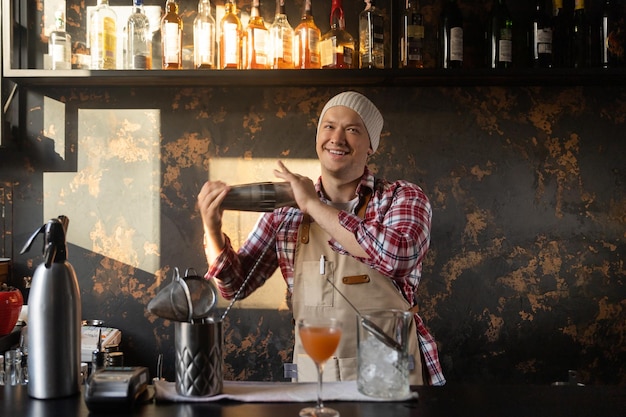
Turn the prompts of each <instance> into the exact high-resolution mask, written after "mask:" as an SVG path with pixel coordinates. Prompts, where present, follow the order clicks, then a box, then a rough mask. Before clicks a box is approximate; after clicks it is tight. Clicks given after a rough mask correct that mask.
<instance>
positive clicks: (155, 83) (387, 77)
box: [4, 68, 626, 88]
mask: <svg viewBox="0 0 626 417" xmlns="http://www.w3.org/2000/svg"><path fill="white" fill-rule="evenodd" d="M4 77H5V78H7V79H10V80H12V81H13V82H15V83H16V84H19V85H21V86H66V87H74V86H76V87H99V86H129V87H146V88H148V87H150V88H153V87H167V86H169V87H175V86H193V87H237V86H250V87H254V86H260V87H262V86H284V87H293V86H298V87H314V86H334V85H342V86H384V87H393V86H419V87H454V86H553V85H554V86H583V85H600V86H621V85H626V69H625V68H612V69H600V68H596V69H556V68H555V69H509V70H489V69H459V70H439V69H422V70H413V69H409V70H404V69H385V70H364V69H363V70H337V69H324V70H178V71H166V70H147V71H145V70H139V71H137V70H98V71H91V70H65V71H52V70H37V69H17V70H16V69H6V68H5V71H4Z"/></svg>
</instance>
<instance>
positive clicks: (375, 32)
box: [359, 0, 387, 69]
mask: <svg viewBox="0 0 626 417" xmlns="http://www.w3.org/2000/svg"><path fill="white" fill-rule="evenodd" d="M386 61H387V59H386V57H385V17H384V16H383V14H382V12H381V11H380V10H379V9H378V8H377V7H376V4H375V0H365V9H364V10H363V11H362V12H361V13H359V68H380V69H383V68H385V64H386Z"/></svg>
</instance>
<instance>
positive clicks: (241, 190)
mask: <svg viewBox="0 0 626 417" xmlns="http://www.w3.org/2000/svg"><path fill="white" fill-rule="evenodd" d="M286 206H292V207H296V201H295V199H294V197H293V192H292V190H291V185H290V184H289V183H288V182H257V183H251V184H241V185H234V186H232V187H231V189H230V191H229V192H228V194H226V198H224V201H223V202H222V208H223V209H225V210H237V211H261V212H269V211H273V210H275V209H277V208H280V207H286Z"/></svg>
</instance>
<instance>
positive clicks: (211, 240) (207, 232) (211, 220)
mask: <svg viewBox="0 0 626 417" xmlns="http://www.w3.org/2000/svg"><path fill="white" fill-rule="evenodd" d="M229 190H230V187H229V186H228V185H226V184H225V183H223V182H221V181H207V182H205V183H204V185H203V186H202V189H201V190H200V193H199V194H198V210H200V215H201V216H202V226H203V228H204V239H205V252H206V255H207V260H208V261H209V263H210V262H212V261H213V260H214V259H215V258H217V256H218V255H219V254H220V252H221V251H222V250H223V249H224V246H225V245H226V240H225V239H224V234H223V233H222V214H223V212H224V210H222V208H221V205H222V201H224V197H226V194H227V193H228V191H229Z"/></svg>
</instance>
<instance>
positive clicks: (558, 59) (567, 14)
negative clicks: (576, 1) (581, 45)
mask: <svg viewBox="0 0 626 417" xmlns="http://www.w3.org/2000/svg"><path fill="white" fill-rule="evenodd" d="M566 5H567V6H569V5H570V3H569V1H568V2H567V3H566V2H565V1H564V0H553V2H552V6H553V21H552V65H553V66H554V67H557V68H569V67H572V66H573V59H572V38H573V33H572V27H573V10H572V9H571V8H570V7H565V6H566Z"/></svg>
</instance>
